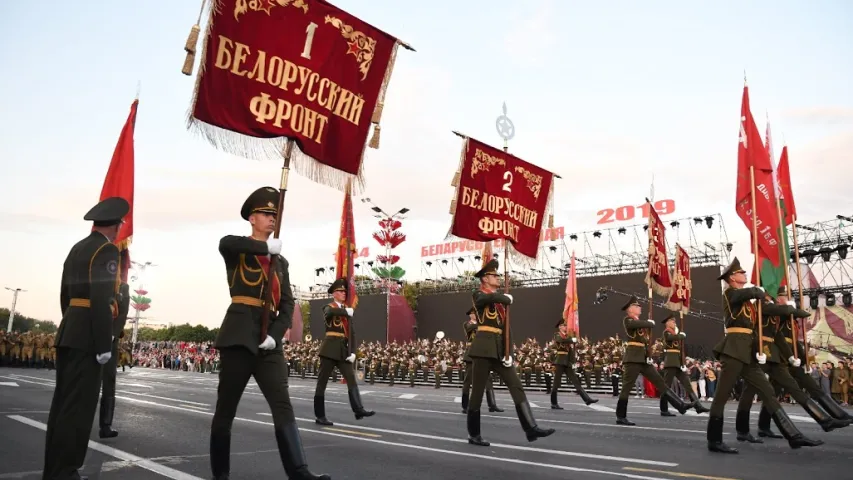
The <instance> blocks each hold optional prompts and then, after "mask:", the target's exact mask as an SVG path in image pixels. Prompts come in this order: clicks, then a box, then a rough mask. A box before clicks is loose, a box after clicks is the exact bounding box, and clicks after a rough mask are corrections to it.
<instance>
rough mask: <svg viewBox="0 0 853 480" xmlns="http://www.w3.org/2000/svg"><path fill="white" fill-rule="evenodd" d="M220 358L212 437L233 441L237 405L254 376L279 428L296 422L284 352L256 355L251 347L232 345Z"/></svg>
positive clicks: (225, 349)
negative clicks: (231, 439) (232, 433)
mask: <svg viewBox="0 0 853 480" xmlns="http://www.w3.org/2000/svg"><path fill="white" fill-rule="evenodd" d="M219 359H220V368H219V387H218V388H217V391H216V392H217V397H216V412H215V413H214V414H213V423H212V425H211V427H210V436H211V438H213V437H218V439H220V440H222V441H223V442H225V441H227V442H230V438H231V425H232V424H233V423H234V417H235V416H237V405H238V404H239V403H240V398H241V397H242V396H243V390H245V389H246V384H247V383H249V378H251V377H254V378H255V381H256V382H258V387H260V389H261V393H263V395H264V398H265V399H266V401H267V404H268V405H269V407H270V413H272V420H273V423H274V424H275V427H276V429H279V428H280V427H281V426H283V425H287V424H290V423H294V422H295V421H296V417H295V416H294V415H293V406H292V405H291V404H290V393H289V392H288V389H287V388H288V386H287V365H286V364H285V361H284V355H282V353H281V352H262V353H260V352H259V353H258V354H257V355H255V354H253V353H252V352H251V351H250V350H249V349H247V348H244V347H231V348H223V349H221V350H219ZM226 439H227V440H226Z"/></svg>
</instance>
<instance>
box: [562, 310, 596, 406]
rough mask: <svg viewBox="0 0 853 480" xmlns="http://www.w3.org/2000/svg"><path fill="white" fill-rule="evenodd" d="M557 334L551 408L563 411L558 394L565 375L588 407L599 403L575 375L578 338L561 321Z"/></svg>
mask: <svg viewBox="0 0 853 480" xmlns="http://www.w3.org/2000/svg"><path fill="white" fill-rule="evenodd" d="M556 326H557V332H556V333H555V334H554V344H555V345H556V348H557V355H556V359H555V361H554V364H555V373H554V388H552V389H551V408H552V409H554V410H562V409H563V407H561V406H560V404H559V403H557V392H558V391H559V390H560V383H561V382H562V381H563V375H565V376H567V377H568V378H569V381H570V382H572V385H573V386H574V387H575V390H576V391H577V392H578V395H580V397H581V399H582V400H583V401H584V403H586V404H587V405H591V404H593V403H596V402H598V399H597V398H590V396H589V394H587V393H586V390H584V389H583V387H582V386H581V380H580V378H578V375H577V374H576V373H575V370H574V364H575V362H576V361H577V360H576V358H575V344H577V341H578V338H577V337H576V336H575V334H574V332H569V331H568V327H567V326H566V322H565V321H563V320H560V321H559V322H558V323H557V325H556Z"/></svg>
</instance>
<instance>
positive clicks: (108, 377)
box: [101, 337, 118, 399]
mask: <svg viewBox="0 0 853 480" xmlns="http://www.w3.org/2000/svg"><path fill="white" fill-rule="evenodd" d="M112 353H113V355H112V356H111V357H110V361H109V362H107V363H105V364H104V369H103V373H102V376H101V397H103V398H109V399H114V398H116V368H117V365H118V337H116V339H115V340H113V348H112Z"/></svg>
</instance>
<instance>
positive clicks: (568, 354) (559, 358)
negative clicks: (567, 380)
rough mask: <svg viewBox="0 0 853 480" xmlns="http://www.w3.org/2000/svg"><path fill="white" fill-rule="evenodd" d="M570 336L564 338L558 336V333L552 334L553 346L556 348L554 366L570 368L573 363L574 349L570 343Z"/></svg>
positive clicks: (572, 343)
mask: <svg viewBox="0 0 853 480" xmlns="http://www.w3.org/2000/svg"><path fill="white" fill-rule="evenodd" d="M572 338H573V336H572V335H566V336H565V337H564V336H562V335H560V332H557V333H555V334H554V344H555V345H556V346H557V351H556V352H555V353H556V354H555V355H554V356H555V358H554V362H553V363H554V365H562V366H564V367H571V366H572V365H574V363H575V347H574V342H572Z"/></svg>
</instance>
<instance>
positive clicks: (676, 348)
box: [660, 313, 708, 417]
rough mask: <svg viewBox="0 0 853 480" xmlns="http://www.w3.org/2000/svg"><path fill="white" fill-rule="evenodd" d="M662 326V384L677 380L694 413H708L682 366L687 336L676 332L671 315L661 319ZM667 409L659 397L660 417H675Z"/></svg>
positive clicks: (666, 404) (664, 402)
mask: <svg viewBox="0 0 853 480" xmlns="http://www.w3.org/2000/svg"><path fill="white" fill-rule="evenodd" d="M663 325H664V330H663V335H661V341H662V342H663V381H664V383H666V384H667V385H672V380H673V379H678V382H679V383H681V386H682V387H684V391H685V392H687V396H688V397H689V398H690V401H691V402H692V406H693V408H694V409H695V410H696V413H706V412H708V408H707V407H705V406H704V405H702V402H700V401H699V397H698V396H697V395H696V393H695V392H694V391H693V388H692V387H691V386H690V378H688V377H687V367H686V366H684V362H683V361H682V360H681V347H682V342H684V339H685V338H686V337H687V334H686V333H684V332H680V331H679V330H678V326H676V324H675V315H673V314H671V313H670V314H669V315H667V317H666V318H664V319H663ZM668 407H669V403H668V402H667V401H666V398H665V397H663V396H661V399H660V415H661V416H662V417H674V416H675V414H674V413H670V412H669V408H668Z"/></svg>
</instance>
